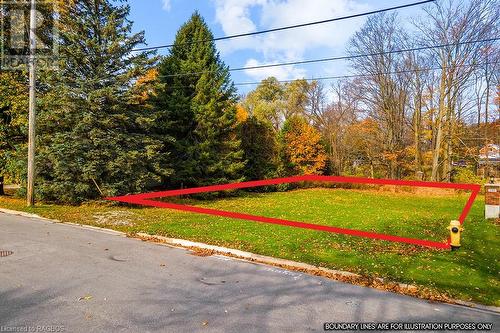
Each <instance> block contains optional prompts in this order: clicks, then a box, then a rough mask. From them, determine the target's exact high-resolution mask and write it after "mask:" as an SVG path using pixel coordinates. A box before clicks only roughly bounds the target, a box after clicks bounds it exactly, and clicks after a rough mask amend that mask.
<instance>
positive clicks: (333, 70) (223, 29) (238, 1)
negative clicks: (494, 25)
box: [129, 0, 422, 93]
mask: <svg viewBox="0 0 500 333" xmlns="http://www.w3.org/2000/svg"><path fill="white" fill-rule="evenodd" d="M410 2H413V0H379V1H377V0H129V3H130V5H131V20H132V21H134V30H135V31H141V30H144V31H145V32H146V40H147V43H148V45H149V46H155V45H160V44H170V43H172V42H173V40H174V38H175V33H176V32H177V30H178V29H179V27H180V26H181V24H182V23H184V22H185V21H186V20H188V19H189V17H190V16H191V14H192V13H193V12H194V11H195V10H198V11H199V12H200V13H201V15H202V16H203V17H204V18H205V20H206V22H207V24H208V25H209V27H210V28H211V29H212V32H213V33H214V35H215V36H216V37H218V36H225V35H229V34H237V33H244V32H250V31H256V30H262V29H269V28H273V27H278V26H284V25H292V24H298V23H305V22H310V21H317V20H323V19H328V18H333V17H338V16H345V15H350V14H355V13H360V12H364V11H370V10H375V9H381V8H386V7H392V6H397V5H402V4H407V3H410ZM399 13H400V14H399V15H400V18H401V20H402V21H403V22H408V21H409V19H410V18H414V17H416V16H418V15H420V14H421V13H422V12H421V9H420V8H418V7H412V8H407V9H403V10H400V11H399ZM364 20H365V18H360V19H353V20H346V21H340V22H336V23H328V24H323V25H317V26H310V27H305V28H299V29H293V30H288V31H283V32H275V33H272V34H264V35H260V36H255V37H245V38H240V39H233V40H229V41H221V42H218V43H217V47H218V49H219V50H220V52H221V56H222V59H223V60H224V62H225V63H226V64H227V65H229V66H230V67H242V66H249V65H258V64H264V63H277V62H283V61H295V60H304V59H316V58H322V57H332V56H339V55H344V54H345V53H346V43H347V41H348V40H349V38H350V37H351V36H352V34H353V33H354V32H355V31H356V30H357V29H359V27H360V26H361V25H362V24H363V22H364ZM165 52H166V51H162V52H161V53H163V54H164V53H165ZM344 74H349V67H348V66H347V64H346V63H345V62H342V61H336V62H328V63H320V64H310V65H301V66H287V67H279V68H270V69H265V70H264V69H262V70H253V71H245V72H233V73H232V77H233V80H234V81H235V82H237V83H240V82H255V81H260V80H261V79H263V78H265V77H268V76H271V75H272V76H276V77H277V78H278V79H281V80H287V79H296V78H303V77H305V78H314V77H321V76H336V75H344ZM238 88H239V90H240V92H241V93H245V92H247V91H248V90H249V89H251V88H253V87H252V86H242V87H238Z"/></svg>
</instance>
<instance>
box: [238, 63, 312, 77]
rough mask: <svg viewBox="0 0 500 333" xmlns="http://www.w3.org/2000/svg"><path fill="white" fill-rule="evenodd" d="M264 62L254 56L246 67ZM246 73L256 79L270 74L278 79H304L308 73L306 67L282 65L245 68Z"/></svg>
mask: <svg viewBox="0 0 500 333" xmlns="http://www.w3.org/2000/svg"><path fill="white" fill-rule="evenodd" d="M262 64H263V63H261V62H259V61H257V60H256V59H253V58H252V59H249V60H247V62H246V64H245V67H251V66H259V65H262ZM245 74H246V75H248V76H249V77H251V78H252V79H254V80H256V81H261V80H263V79H265V78H268V77H270V76H274V77H275V78H277V79H278V80H290V79H291V80H293V79H302V78H304V77H306V74H307V73H306V71H305V70H304V69H302V68H297V67H295V66H280V67H269V68H258V69H247V70H245Z"/></svg>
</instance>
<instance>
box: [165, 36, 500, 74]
mask: <svg viewBox="0 0 500 333" xmlns="http://www.w3.org/2000/svg"><path fill="white" fill-rule="evenodd" d="M497 40H500V37H496V38H489V39H482V40H473V41H465V42H459V43H449V44H439V45H432V46H420V47H414V48H409V49H399V50H393V51H385V52H376V53H366V54H356V55H348V56H347V55H346V56H339V57H329V58H319V59H310V60H299V61H291V62H282V63H275V64H264V65H257V66H246V67H236V68H229V71H230V72H237V71H243V70H255V69H262V68H271V67H282V66H292V65H304V64H312V63H320V62H329V61H336V60H348V59H356V58H364V57H373V56H380V55H385V54H395V53H404V52H415V51H423V50H429V49H435V48H443V47H448V46H458V45H466V44H473V43H486V42H494V41H497ZM213 72H215V71H199V72H188V73H178V74H168V75H160V76H159V77H163V78H167V77H180V76H189V75H200V74H208V73H213Z"/></svg>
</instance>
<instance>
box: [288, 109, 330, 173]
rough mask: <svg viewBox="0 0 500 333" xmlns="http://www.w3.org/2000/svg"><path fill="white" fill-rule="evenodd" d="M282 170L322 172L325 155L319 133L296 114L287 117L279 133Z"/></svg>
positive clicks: (324, 165)
mask: <svg viewBox="0 0 500 333" xmlns="http://www.w3.org/2000/svg"><path fill="white" fill-rule="evenodd" d="M281 144H282V147H281V149H282V154H281V155H282V162H283V166H282V167H283V171H284V172H285V173H286V174H290V173H292V174H300V175H313V174H322V173H323V172H324V171H325V168H326V161H327V156H326V152H325V148H324V147H323V144H322V142H321V134H320V133H319V132H318V131H317V130H316V129H315V128H314V127H312V126H311V125H309V124H308V123H307V121H306V120H305V119H304V118H302V117H298V116H294V117H291V118H289V119H288V120H287V121H286V122H285V124H284V126H283V130H282V133H281Z"/></svg>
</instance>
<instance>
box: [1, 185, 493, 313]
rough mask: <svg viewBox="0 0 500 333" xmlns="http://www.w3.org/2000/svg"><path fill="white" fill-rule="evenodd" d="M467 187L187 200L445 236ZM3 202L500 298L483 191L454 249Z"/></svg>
mask: <svg viewBox="0 0 500 333" xmlns="http://www.w3.org/2000/svg"><path fill="white" fill-rule="evenodd" d="M467 197H468V194H466V193H461V194H430V195H429V194H425V195H424V194H413V193H392V192H383V191H372V190H344V189H322V188H318V189H302V190H295V191H291V192H277V193H268V194H246V195H245V196H243V197H235V198H226V199H219V200H212V201H196V200H192V199H191V200H185V202H188V203H189V204H194V205H199V206H203V207H210V208H215V209H223V210H229V211H235V212H244V213H250V214H254V215H263V216H268V217H275V218H284V219H290V220H295V221H303V222H309V223H316V224H324V225H332V226H338V227H346V228H352V229H359V230H366V231H374V232H382V233H389V234H392V235H399V236H405V237H411V238H422V239H429V240H434V241H445V240H446V238H447V237H448V230H447V229H446V227H447V226H448V224H449V222H450V220H452V219H457V218H458V216H459V215H460V212H461V210H462V208H463V206H464V204H465V201H466V200H467ZM0 207H4V208H9V209H16V210H23V211H29V212H32V213H36V214H39V215H41V216H44V217H47V218H52V219H58V220H61V221H66V222H76V223H82V224H90V225H96V226H101V227H107V228H113V229H116V230H121V231H125V232H129V233H137V232H145V233H149V234H156V235H163V236H168V237H175V238H183V239H189V240H192V241H201V242H205V243H209V244H213V245H221V246H227V247H231V248H236V249H240V250H245V251H250V252H254V253H258V254H263V255H268V256H274V257H279V258H284V259H290V260H295V261H301V262H306V263H309V264H313V265H319V266H323V267H328V268H333V269H341V270H347V271H351V272H355V273H360V274H362V275H366V276H373V277H382V278H388V279H391V280H394V281H398V282H404V283H411V284H415V285H420V286H425V287H428V288H430V289H432V290H434V291H438V292H440V293H445V294H447V295H448V296H450V297H453V298H458V299H462V300H469V301H475V302H479V303H483V304H489V305H496V306H500V278H499V276H500V264H499V261H498V258H500V237H499V226H498V225H495V224H494V223H492V222H491V221H490V222H487V221H485V220H484V218H483V208H484V200H483V198H482V197H479V198H478V199H477V201H476V203H475V204H474V206H473V208H472V210H471V213H470V214H469V217H468V218H467V220H466V222H465V225H464V226H465V232H464V235H463V240H462V249H460V250H459V251H455V252H449V251H443V250H433V249H428V248H423V247H418V246H412V245H406V244H396V243H389V242H384V241H373V240H369V239H364V238H358V237H351V236H345V235H337V234H331V233H326V232H319V231H313V230H305V229H297V228H291V227H286V226H279V225H272V224H264V223H257V222H251V221H241V220H235V219H227V218H222V217H215V216H206V215H198V214H192V213H185V212H179V211H174V210H167V209H156V208H141V207H128V206H124V205H113V204H100V203H92V204H87V205H83V206H80V207H72V206H56V205H43V204H42V205H38V206H37V207H35V208H32V209H26V208H25V207H24V200H19V199H13V198H10V197H0Z"/></svg>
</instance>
